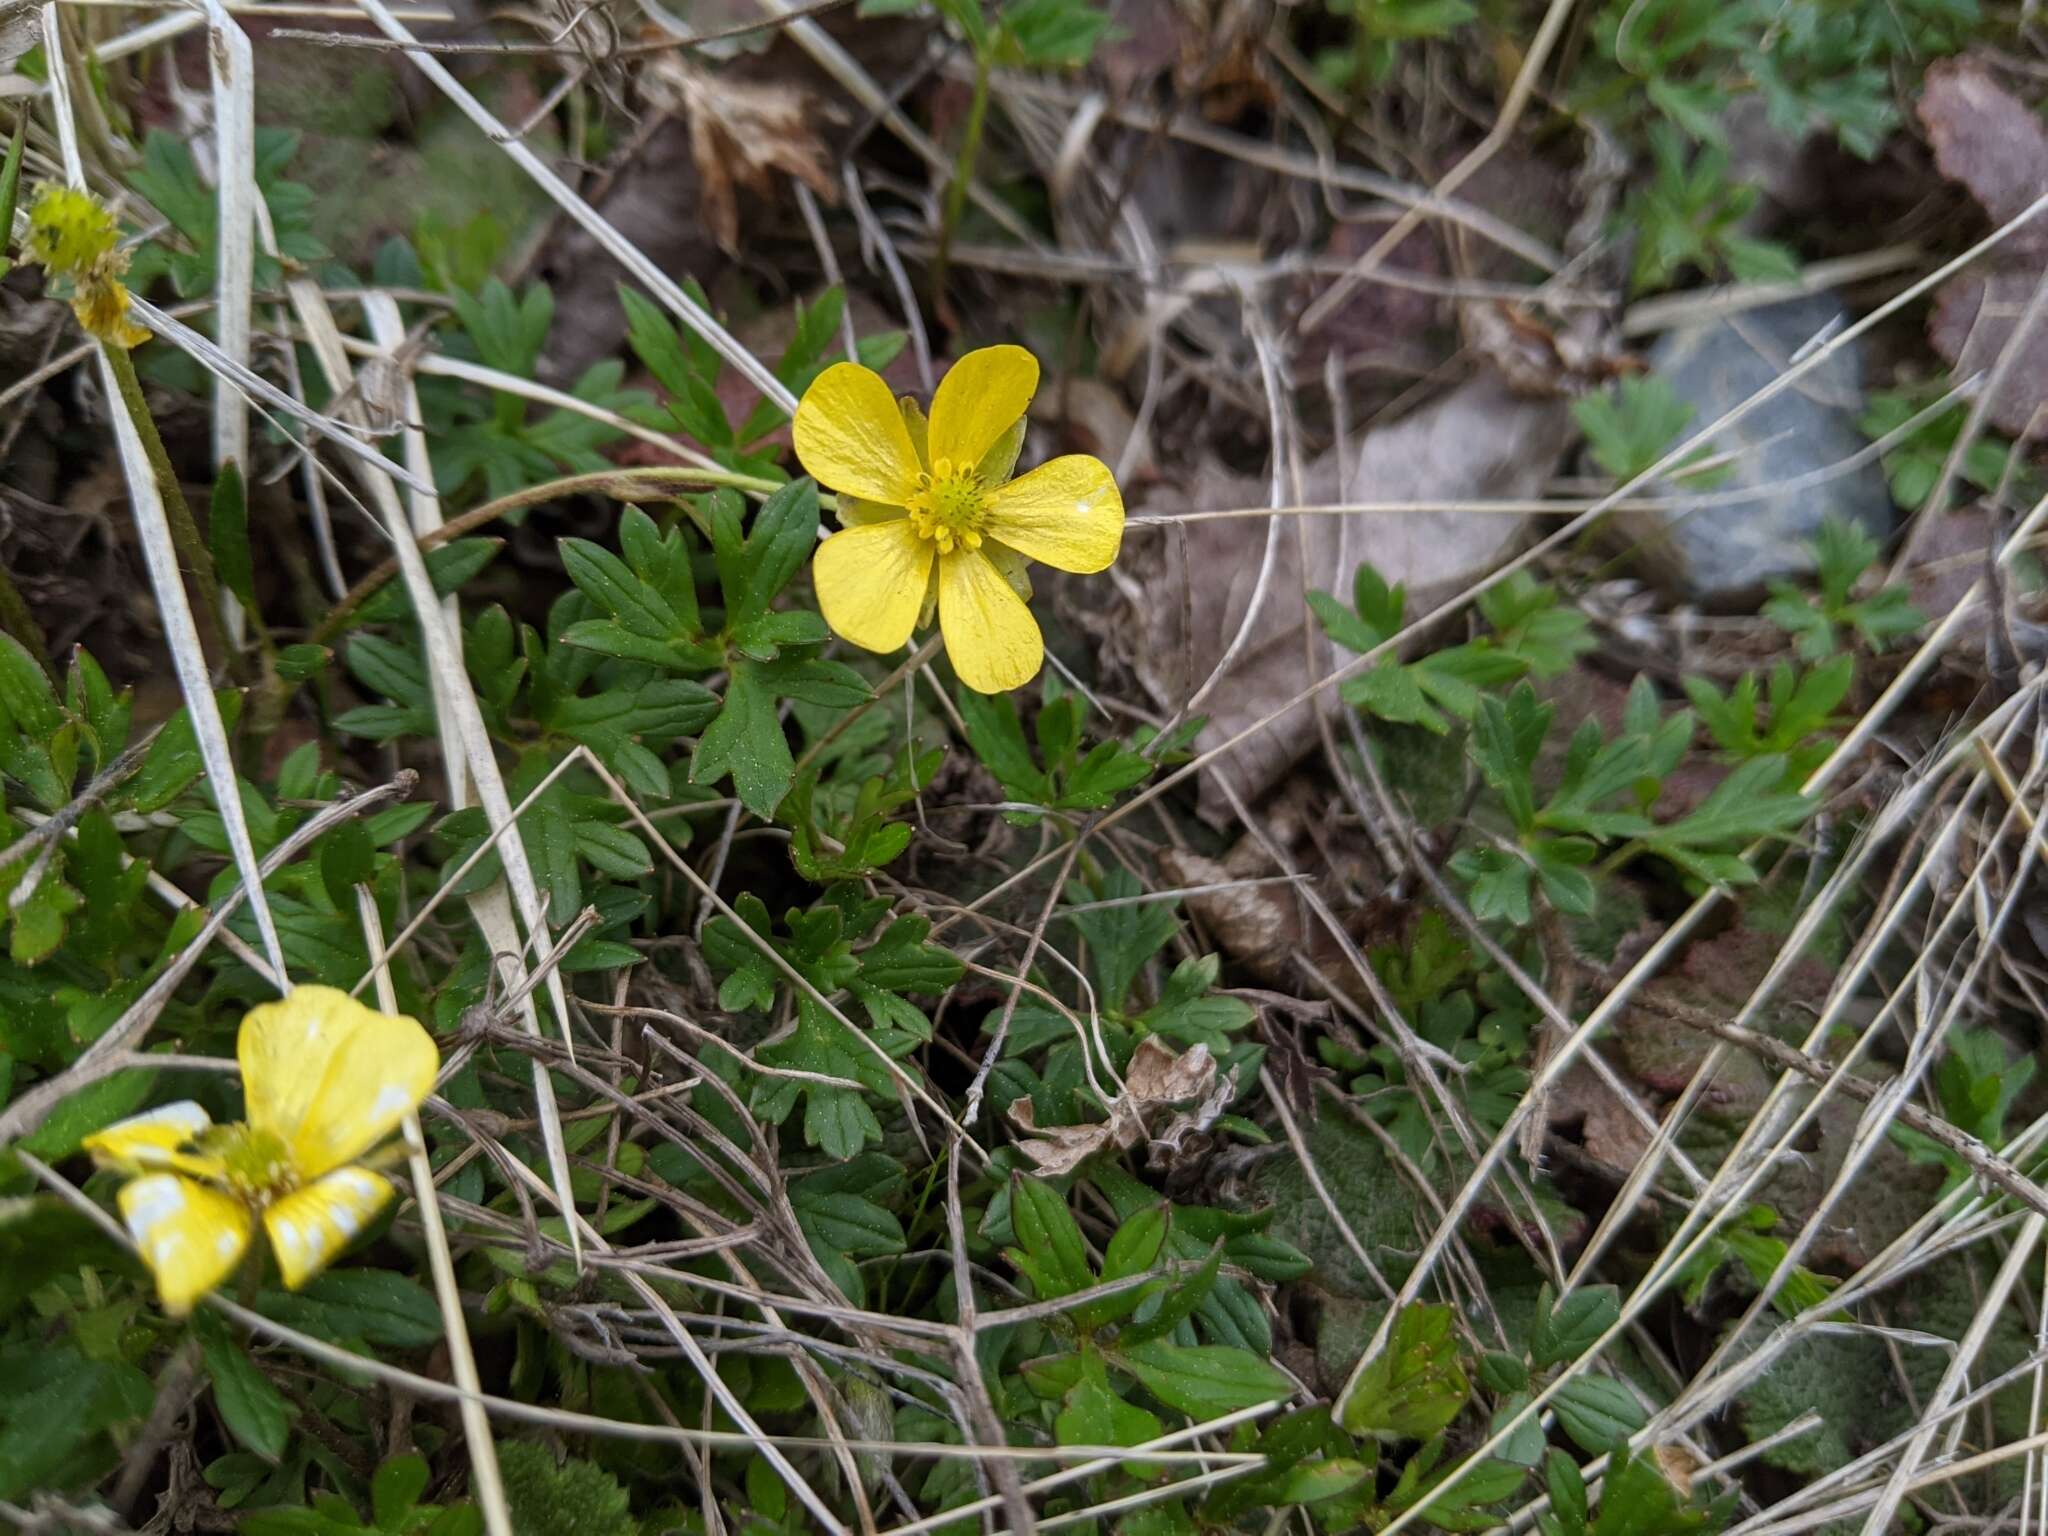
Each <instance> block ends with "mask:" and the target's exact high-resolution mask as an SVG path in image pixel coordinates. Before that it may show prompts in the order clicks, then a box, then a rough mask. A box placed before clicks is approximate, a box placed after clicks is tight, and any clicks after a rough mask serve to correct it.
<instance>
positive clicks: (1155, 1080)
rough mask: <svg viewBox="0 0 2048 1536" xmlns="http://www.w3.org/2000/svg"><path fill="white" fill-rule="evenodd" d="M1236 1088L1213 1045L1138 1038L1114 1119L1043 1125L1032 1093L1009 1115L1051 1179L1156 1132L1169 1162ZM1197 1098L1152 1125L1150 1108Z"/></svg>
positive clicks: (1159, 1151)
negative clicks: (1154, 1128)
mask: <svg viewBox="0 0 2048 1536" xmlns="http://www.w3.org/2000/svg"><path fill="white" fill-rule="evenodd" d="M1236 1092H1237V1083H1236V1079H1235V1078H1230V1077H1219V1075H1218V1073H1217V1070H1216V1058H1215V1057H1213V1056H1211V1055H1210V1054H1209V1047H1208V1046H1206V1045H1195V1046H1190V1047H1189V1048H1188V1049H1187V1050H1185V1051H1182V1052H1180V1053H1179V1054H1177V1055H1176V1054H1175V1052H1174V1050H1173V1047H1172V1046H1170V1045H1167V1044H1166V1043H1164V1042H1163V1041H1161V1040H1160V1039H1159V1037H1158V1036H1156V1035H1148V1036H1146V1037H1145V1038H1144V1039H1143V1040H1141V1041H1139V1042H1138V1048H1137V1050H1136V1051H1134V1052H1133V1053H1132V1055H1131V1065H1130V1068H1129V1070H1127V1071H1126V1072H1125V1073H1124V1091H1123V1092H1122V1093H1121V1094H1119V1095H1117V1097H1116V1100H1115V1102H1113V1103H1112V1104H1111V1105H1110V1106H1109V1118H1108V1119H1107V1120H1102V1121H1098V1122H1097V1123H1096V1124H1094V1125H1053V1126H1046V1127H1044V1128H1043V1129H1040V1127H1039V1124H1038V1110H1037V1106H1035V1105H1034V1104H1033V1103H1032V1102H1031V1099H1030V1098H1029V1097H1028V1096H1027V1097H1024V1098H1020V1099H1018V1100H1017V1101H1016V1102H1015V1103H1013V1104H1012V1105H1011V1106H1010V1120H1011V1123H1012V1124H1014V1125H1015V1126H1016V1127H1017V1129H1018V1130H1020V1131H1026V1132H1029V1133H1030V1135H1031V1137H1032V1138H1033V1139H1031V1140H1029V1141H1023V1142H1019V1143H1018V1146H1019V1147H1020V1148H1021V1149H1022V1151H1023V1153H1024V1155H1025V1156H1026V1157H1028V1158H1030V1159H1031V1161H1032V1162H1033V1163H1034V1164H1035V1165H1036V1166H1037V1168H1038V1171H1039V1172H1040V1173H1043V1174H1046V1175H1047V1176H1049V1177H1052V1178H1058V1177H1060V1176H1061V1175H1063V1174H1069V1173H1072V1172H1073V1171H1074V1170H1075V1169H1076V1168H1078V1167H1080V1166H1081V1164H1082V1163H1084V1162H1086V1161H1087V1160H1088V1159H1089V1158H1090V1157H1092V1156H1094V1155H1095V1154H1096V1153H1097V1152H1100V1151H1102V1150H1103V1149H1104V1148H1106V1147H1115V1148H1117V1149H1119V1150H1128V1149H1129V1148H1131V1147H1134V1146H1136V1145H1137V1144H1138V1143H1139V1142H1140V1141H1143V1140H1145V1139H1147V1137H1148V1136H1149V1137H1150V1140H1151V1144H1152V1145H1151V1155H1152V1156H1153V1157H1154V1158H1156V1159H1164V1160H1165V1161H1166V1162H1167V1163H1168V1164H1169V1165H1171V1164H1172V1163H1173V1162H1174V1161H1176V1160H1178V1159H1179V1158H1180V1157H1181V1156H1183V1155H1184V1154H1185V1151H1186V1143H1187V1140H1188V1138H1189V1137H1190V1136H1195V1135H1200V1134H1202V1133H1204V1132H1206V1131H1207V1130H1208V1129H1209V1127H1210V1126H1212V1125H1214V1124H1215V1123H1216V1117H1217V1116H1219V1115H1221V1114H1222V1113H1223V1107H1224V1105H1226V1104H1228V1103H1229V1102H1230V1100H1231V1096H1232V1095H1233V1094H1235V1093H1236ZM1191 1101H1195V1102H1194V1107H1193V1108H1191V1109H1183V1110H1179V1111H1177V1112H1176V1113H1174V1114H1173V1115H1172V1116H1171V1117H1169V1118H1168V1119H1167V1121H1166V1123H1165V1124H1164V1125H1163V1126H1161V1127H1160V1129H1159V1131H1158V1132H1157V1133H1156V1134H1154V1133H1152V1132H1151V1131H1150V1130H1149V1128H1148V1125H1147V1121H1146V1117H1147V1114H1148V1112H1151V1111H1157V1110H1162V1109H1165V1108H1168V1107H1170V1106H1173V1105H1179V1104H1188V1103H1190V1102H1191Z"/></svg>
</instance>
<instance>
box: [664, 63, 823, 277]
mask: <svg viewBox="0 0 2048 1536" xmlns="http://www.w3.org/2000/svg"><path fill="white" fill-rule="evenodd" d="M644 88H645V89H646V91H647V93H648V95H649V97H650V98H651V99H652V100H654V101H655V102H656V103H657V104H658V105H660V106H662V107H664V108H666V109H667V110H669V111H672V112H680V113H681V115H682V116H683V117H685V118H686V119H687V120H688V122H689V125H690V158H691V159H692V160H693V161H694V162H695V163H696V167H697V176H698V179H699V181H700V182H701V183H702V186H703V202H704V221H705V222H706V223H707V224H709V225H710V226H711V232H712V234H713V235H714V236H716V237H717V240H718V243H719V245H720V247H721V248H723V249H724V251H725V252H726V253H727V254H728V255H738V254H739V235H740V215H739V198H738V189H739V188H740V187H745V188H747V189H748V190H749V191H751V192H757V193H761V194H763V195H766V194H768V193H770V192H772V191H774V188H775V176H774V173H775V172H777V171H780V172H782V173H783V174H784V175H786V176H794V177H795V178H797V180H799V181H801V182H802V183H803V184H804V185H805V186H807V187H809V188H810V189H811V190H812V191H813V192H815V193H817V194H818V196H819V197H821V198H823V199H824V200H825V201H826V202H828V203H837V202H838V201H839V187H838V183H836V182H835V181H834V180H833V179H832V173H831V164H832V157H831V155H830V154H828V153H827V151H826V149H825V145H824V142H823V140H821V139H820V138H819V137H818V133H817V128H816V124H817V123H818V122H819V121H820V120H821V118H822V117H823V116H824V113H825V109H824V108H823V107H822V106H821V105H820V104H819V103H818V102H817V101H815V100H814V99H813V98H812V96H811V95H810V93H809V92H807V91H804V90H801V89H799V88H798V87H796V86H793V85H784V84H776V83H768V82H758V81H747V80H736V79H733V78H731V77H730V76H719V75H711V74H707V73H706V72H705V71H703V70H701V69H698V68H696V67H695V66H693V65H692V64H691V63H690V62H689V61H688V60H687V59H685V58H683V57H682V56H681V55H680V54H659V55H657V56H656V57H655V58H654V59H653V60H652V61H651V62H650V63H649V64H648V67H647V73H646V76H645V77H644Z"/></svg>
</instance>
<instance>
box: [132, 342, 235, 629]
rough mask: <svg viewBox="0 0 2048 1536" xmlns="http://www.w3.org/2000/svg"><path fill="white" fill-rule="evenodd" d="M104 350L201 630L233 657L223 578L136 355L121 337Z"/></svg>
mask: <svg viewBox="0 0 2048 1536" xmlns="http://www.w3.org/2000/svg"><path fill="white" fill-rule="evenodd" d="M100 351H101V352H102V353H104V354H105V356H106V359H107V364H108V367H109V368H110V369H111V370H112V372H113V375H114V386H115V388H117V389H118V390H119V391H120V392H121V403H122V404H123V405H125V406H126V407H127V408H128V419H129V420H130V421H132V422H134V423H135V432H136V435H137V436H138V437H140V438H141V439H142V449H143V452H144V453H145V454H147V455H148V457H149V468H150V472H151V473H152V474H153V475H155V476H156V485H157V491H158V493H159V494H160V495H161V496H162V497H163V502H164V512H165V515H166V516H167V518H168V519H169V522H170V528H171V542H172V543H173V544H174V545H176V546H177V550H178V561H179V563H180V564H181V565H183V566H184V567H185V574H186V576H188V577H189V578H190V579H191V581H192V584H193V585H194V586H195V587H197V588H198V589H199V609H200V617H201V626H200V627H201V630H202V632H203V633H204V635H205V637H206V638H207V639H208V640H210V641H212V642H213V645H214V648H215V651H216V652H217V654H219V655H221V656H225V657H229V658H230V660H231V661H232V651H231V648H230V647H229V646H228V645H227V643H226V638H225V637H224V636H223V635H222V634H221V632H220V582H219V580H218V578H217V577H216V576H215V575H214V570H213V552H212V551H211V550H209V549H208V548H207V547H206V541H205V540H204V539H202V538H200V536H199V524H198V523H197V522H195V521H194V520H193V517H192V508H191V506H190V504H189V503H187V502H186V500H185V492H184V489H183V488H182V487H181V486H180V485H179V484H178V472H177V471H176V470H175V469H173V468H172V467H171V456H170V455H169V454H168V453H166V452H165V451H164V440H163V438H162V436H160V435H159V434H158V432H157V430H156V419H155V418H154V417H153V416H151V415H150V414H149V403H148V401H146V400H144V399H143V397H142V380H141V379H140V378H138V377H137V376H136V373H135V359H134V358H132V357H130V356H129V355H128V349H127V348H126V347H124V346H122V345H120V344H119V343H118V342H109V341H102V342H101V343H100Z"/></svg>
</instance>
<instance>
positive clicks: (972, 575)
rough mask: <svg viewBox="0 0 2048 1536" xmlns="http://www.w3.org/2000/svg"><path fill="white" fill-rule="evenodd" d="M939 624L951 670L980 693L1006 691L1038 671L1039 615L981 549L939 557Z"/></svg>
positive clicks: (1041, 650) (1042, 656)
mask: <svg viewBox="0 0 2048 1536" xmlns="http://www.w3.org/2000/svg"><path fill="white" fill-rule="evenodd" d="M939 629H940V630H941V632H943V633H944V635H945V637H946V654H947V655H948V656H950V657H952V658H953V671H954V672H955V673H956V674H958V676H959V678H960V681H961V682H963V683H965V684H966V685H967V686H968V687H970V688H972V689H973V690H974V691H975V692H976V693H1007V692H1008V691H1009V690H1010V689H1012V688H1021V687H1023V686H1024V684H1026V683H1028V682H1030V681H1031V679H1032V678H1034V677H1036V676H1038V669H1039V667H1040V666H1041V665H1042V664H1043V663H1044V661H1045V641H1044V640H1043V639H1041V638H1040V636H1039V633H1038V620H1036V619H1034V618H1032V617H1031V610H1030V609H1029V608H1027V607H1025V606H1024V599H1023V598H1021V597H1019V596H1018V595H1017V594H1016V593H1015V592H1014V591H1012V590H1011V588H1010V584H1009V583H1008V582H1007V581H1005V580H1003V573H1002V572H1001V571H998V570H997V569H996V568H995V565H994V564H993V563H992V562H991V561H990V560H989V558H988V556H986V555H984V554H982V553H981V552H980V551H979V550H966V549H956V550H954V551H953V553H952V554H950V555H942V556H940V557H939Z"/></svg>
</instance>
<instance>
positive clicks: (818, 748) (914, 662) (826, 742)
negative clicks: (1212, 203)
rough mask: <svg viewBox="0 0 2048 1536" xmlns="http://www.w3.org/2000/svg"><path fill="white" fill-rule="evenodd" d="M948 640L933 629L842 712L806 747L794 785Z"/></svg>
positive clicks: (796, 772)
mask: <svg viewBox="0 0 2048 1536" xmlns="http://www.w3.org/2000/svg"><path fill="white" fill-rule="evenodd" d="M945 643H946V637H945V636H944V635H942V634H940V633H938V632H937V631H936V630H935V631H933V633H932V636H931V638H930V639H928V640H926V641H925V643H924V644H923V645H920V646H919V647H918V648H917V649H916V650H915V651H913V652H911V654H910V655H909V656H907V657H905V658H904V660H903V664H902V665H901V666H899V667H897V669H896V670H895V671H894V672H891V673H890V674H889V675H888V676H887V677H885V678H883V679H882V680H881V682H879V683H877V684H876V685H875V691H874V692H873V693H871V694H869V695H868V696H867V697H866V698H865V699H862V700H861V701H860V702H859V703H858V704H856V705H854V706H853V707H852V708H851V709H849V710H848V711H847V712H846V713H845V714H843V715H841V716H840V717H839V718H838V719H837V720H834V721H833V722H832V724H831V725H830V726H829V727H828V728H827V729H826V731H825V734H824V735H822V736H820V737H819V738H818V739H817V740H816V741H814V742H812V743H811V744H810V745H809V746H808V747H806V748H804V755H803V756H802V757H800V758H798V759H797V760H796V771H795V773H794V774H793V775H792V776H791V778H790V782H791V783H792V784H793V783H795V782H796V781H797V780H798V779H801V778H802V777H803V776H804V770H805V769H806V768H808V767H810V766H811V764H812V763H814V762H816V761H817V760H818V754H819V753H821V752H823V751H824V750H825V749H826V748H827V747H829V746H831V745H832V743H833V742H835V741H837V740H838V739H839V737H840V735H841V733H843V732H844V731H845V730H846V728H847V727H848V726H850V725H852V724H853V722H854V721H856V720H858V719H859V718H860V717H861V716H862V715H864V714H866V713H867V712H868V711H869V710H870V709H873V708H874V707H875V706H876V705H877V704H879V703H881V702H882V700H883V699H884V698H886V697H888V695H889V693H890V691H891V690H892V689H894V688H895V686H896V685H897V684H898V683H900V682H902V681H903V680H904V679H905V678H907V677H909V676H910V674H911V673H913V672H915V671H916V670H917V669H918V668H919V667H921V666H923V665H924V664H925V663H926V662H928V661H930V660H931V659H932V658H933V657H934V656H936V655H938V654H939V648H940V647H941V646H943V645H944V644H945Z"/></svg>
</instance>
